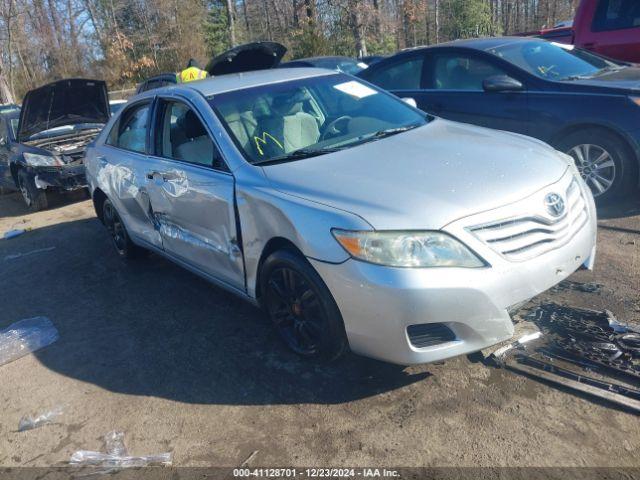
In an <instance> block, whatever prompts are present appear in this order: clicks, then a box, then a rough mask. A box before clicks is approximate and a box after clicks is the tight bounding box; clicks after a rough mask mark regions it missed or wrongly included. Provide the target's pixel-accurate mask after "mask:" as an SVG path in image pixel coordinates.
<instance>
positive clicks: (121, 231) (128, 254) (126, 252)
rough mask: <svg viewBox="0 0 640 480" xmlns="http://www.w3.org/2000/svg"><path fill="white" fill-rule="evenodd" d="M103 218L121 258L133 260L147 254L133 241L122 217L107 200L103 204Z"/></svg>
mask: <svg viewBox="0 0 640 480" xmlns="http://www.w3.org/2000/svg"><path fill="white" fill-rule="evenodd" d="M102 218H103V222H104V225H105V227H107V230H108V231H109V234H110V235H111V240H112V241H113V246H114V247H115V249H116V252H117V253H118V256H120V258H123V259H125V260H131V259H136V258H140V257H141V256H144V254H146V250H145V249H143V248H141V247H138V246H137V245H136V244H135V243H133V242H132V241H131V238H130V237H129V234H128V233H127V229H126V228H125V226H124V223H123V222H122V219H121V218H120V215H119V214H118V212H117V210H116V209H115V207H114V206H113V204H112V203H111V201H110V200H105V201H104V203H103V204H102Z"/></svg>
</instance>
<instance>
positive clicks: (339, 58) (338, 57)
mask: <svg viewBox="0 0 640 480" xmlns="http://www.w3.org/2000/svg"><path fill="white" fill-rule="evenodd" d="M323 60H327V61H329V60H342V61H344V60H351V61H353V62H355V61H357V60H355V59H353V58H351V57H344V56H340V55H331V56H320V57H306V58H296V59H295V60H290V61H289V62H284V63H293V62H318V61H320V62H321V61H323Z"/></svg>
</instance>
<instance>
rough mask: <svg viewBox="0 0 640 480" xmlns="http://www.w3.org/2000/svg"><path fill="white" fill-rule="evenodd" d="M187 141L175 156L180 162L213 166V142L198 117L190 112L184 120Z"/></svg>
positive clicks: (177, 148) (179, 147) (178, 147)
mask: <svg viewBox="0 0 640 480" xmlns="http://www.w3.org/2000/svg"><path fill="white" fill-rule="evenodd" d="M183 126H184V134H185V136H186V137H187V141H186V142H184V143H182V144H181V145H178V146H177V147H176V149H175V156H176V158H177V159H178V160H185V161H188V162H194V163H201V164H203V165H211V163H212V162H213V152H214V149H213V142H212V141H211V139H210V138H209V134H208V133H207V130H206V129H205V128H204V125H203V124H202V122H201V121H200V119H199V118H198V116H197V115H196V114H195V113H194V112H193V111H192V110H189V111H188V112H187V113H186V114H185V116H184V120H183Z"/></svg>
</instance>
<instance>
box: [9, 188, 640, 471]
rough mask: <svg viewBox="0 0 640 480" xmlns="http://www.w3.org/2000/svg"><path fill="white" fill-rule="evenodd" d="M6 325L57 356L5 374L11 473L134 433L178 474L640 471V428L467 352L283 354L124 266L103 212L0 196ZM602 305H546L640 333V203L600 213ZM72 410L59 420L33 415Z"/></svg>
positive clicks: (182, 287)
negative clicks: (28, 324) (408, 361)
mask: <svg viewBox="0 0 640 480" xmlns="http://www.w3.org/2000/svg"><path fill="white" fill-rule="evenodd" d="M25 227H28V228H31V229H32V230H30V231H29V232H27V233H26V234H24V235H22V236H20V237H17V238H14V239H11V240H0V272H1V273H0V292H1V298H2V302H1V305H2V309H1V310H0V329H1V328H4V327H6V326H7V325H9V324H11V323H13V322H15V321H17V320H20V319H23V318H29V317H33V316H37V315H44V316H47V317H49V318H50V319H51V320H52V321H53V322H54V323H55V325H56V326H57V328H58V330H59V332H60V339H59V340H58V341H57V342H56V343H54V344H53V345H51V346H49V347H47V348H45V349H42V350H40V351H38V352H36V353H35V354H34V355H28V356H26V357H23V358H21V359H19V360H17V361H15V362H12V363H9V364H7V365H4V366H1V367H0V384H1V385H2V387H1V388H0V402H1V405H2V406H3V408H1V409H0V467H12V466H31V467H34V466H54V465H64V464H65V463H66V462H68V460H69V458H70V456H71V454H72V453H73V452H74V451H76V450H79V449H89V450H100V449H101V448H102V442H101V437H102V436H103V435H104V434H105V433H106V432H108V431H110V430H114V429H118V430H122V431H124V432H125V433H126V443H127V446H128V448H129V451H130V452H132V453H134V454H145V453H156V452H164V451H171V452H173V454H174V465H177V466H236V465H239V464H240V463H241V462H243V461H244V460H245V459H247V458H248V457H249V456H250V455H251V454H252V452H254V451H256V450H257V451H258V453H257V454H256V455H254V456H253V458H252V459H251V460H250V462H249V463H250V464H251V465H263V466H273V465H279V466H343V465H349V466H371V465H375V466H385V465H393V466H599V467H605V466H615V467H640V455H639V454H638V452H639V451H640V423H639V422H638V417H637V416H635V415H632V414H630V413H628V412H625V411H623V410H620V409H617V408H615V407H612V406H611V405H609V404H606V403H603V402H599V401H594V400H591V399H589V398H587V397H583V396H578V395H575V394H572V393H570V392H568V391H562V390H559V389H557V388H554V387H551V386H547V385H545V384H542V383H539V382H536V381H534V380H531V379H528V378H525V377H522V376H519V375H516V374H514V373H510V372H507V371H504V370H499V369H494V368H492V367H488V366H486V365H485V364H483V363H482V362H479V361H475V360H474V359H475V358H477V357H474V356H472V357H471V358H467V357H461V358H457V359H453V360H450V361H447V362H446V363H443V364H438V365H423V366H419V367H410V368H402V367H397V366H393V365H388V364H384V363H380V362H376V361H372V360H367V359H364V358H360V357H357V356H355V355H348V356H347V357H346V358H344V359H342V360H341V361H339V362H338V363H336V364H332V365H330V366H326V365H325V366H323V365H317V364H314V363H310V362H307V361H303V360H301V359H299V358H297V357H296V356H295V355H293V354H290V353H289V352H288V351H286V350H285V349H284V348H283V346H282V345H281V344H280V343H279V341H278V339H277V338H276V335H275V334H274V332H273V331H272V330H271V329H270V328H269V326H268V324H267V323H266V322H265V320H264V317H263V315H262V314H261V312H260V311H258V310H257V309H255V308H254V307H252V306H250V305H248V304H245V303H243V302H242V301H241V300H238V299H237V298H235V297H233V296H231V295H229V294H227V293H225V292H223V291H221V290H218V289H216V288H215V287H213V286H211V285H209V284H208V283H207V282H205V281H203V280H201V279H200V278H198V277H196V276H194V275H192V274H190V273H188V272H186V271H185V270H182V269H181V268H179V267H177V266H174V265H173V264H171V263H170V262H168V261H166V260H163V259H161V258H158V257H157V256H151V257H149V258H148V259H144V260H141V261H138V262H135V263H132V264H125V263H123V262H122V261H121V260H120V259H118V258H117V256H116V254H115V252H114V250H113V248H112V246H111V244H110V240H109V238H108V237H107V234H106V231H105V230H104V228H103V227H102V225H101V224H100V223H99V221H98V220H97V219H96V218H95V215H94V213H93V209H92V206H91V202H90V201H87V200H82V199H75V200H74V201H72V200H71V199H66V200H61V201H60V202H59V203H58V204H57V205H55V206H54V207H53V208H52V209H50V210H47V211H44V212H40V213H32V214H29V213H27V212H26V211H25V209H24V208H23V207H22V204H21V202H20V199H19V197H18V196H17V195H14V194H12V195H4V196H1V197H0V236H1V235H2V233H3V232H4V231H6V230H9V229H11V228H25ZM598 240H599V246H598V249H599V250H598V260H597V263H596V268H595V271H594V272H587V271H581V272H578V273H576V274H574V275H573V277H571V280H573V281H576V282H598V283H601V284H603V288H602V290H601V291H600V292H598V293H584V292H578V291H574V290H570V289H568V290H565V291H562V292H559V293H546V294H544V295H542V296H540V297H539V298H537V299H535V301H553V302H558V303H562V304H566V305H575V306H580V307H586V308H596V309H605V308H606V309H609V310H611V311H613V312H614V313H615V314H616V315H617V317H618V318H619V319H621V320H631V321H640V294H639V293H638V292H640V201H638V202H631V203H626V204H624V205H618V206H616V207H615V208H610V209H608V210H603V211H601V220H600V229H599V238H598ZM58 405H61V406H62V407H63V408H64V412H65V413H64V415H63V416H62V417H60V418H59V420H58V422H57V423H56V424H53V425H46V426H43V427H41V428H38V429H35V430H31V431H27V432H17V426H18V421H19V419H20V417H21V416H22V415H24V414H27V413H40V412H42V411H45V410H47V409H50V408H52V407H55V406H58Z"/></svg>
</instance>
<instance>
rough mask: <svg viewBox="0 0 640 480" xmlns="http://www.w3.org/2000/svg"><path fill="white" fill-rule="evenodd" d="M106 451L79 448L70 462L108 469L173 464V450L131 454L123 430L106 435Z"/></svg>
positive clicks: (82, 465)
mask: <svg viewBox="0 0 640 480" xmlns="http://www.w3.org/2000/svg"><path fill="white" fill-rule="evenodd" d="M104 443H105V450H106V452H105V453H103V452H92V451H89V450H79V451H77V452H75V453H74V454H73V455H71V460H70V461H69V463H70V464H71V465H76V466H81V467H103V468H106V469H107V471H113V470H119V469H122V468H133V467H147V466H154V465H155V466H166V467H168V466H171V462H172V454H171V452H167V453H159V454H154V455H144V456H129V454H128V453H127V447H126V446H125V444H124V433H123V432H116V431H114V432H109V433H107V434H106V435H105V436H104Z"/></svg>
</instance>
